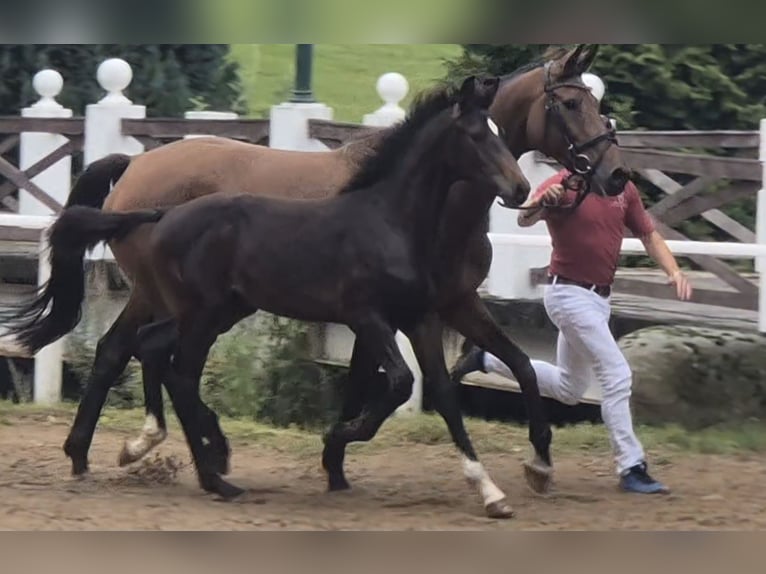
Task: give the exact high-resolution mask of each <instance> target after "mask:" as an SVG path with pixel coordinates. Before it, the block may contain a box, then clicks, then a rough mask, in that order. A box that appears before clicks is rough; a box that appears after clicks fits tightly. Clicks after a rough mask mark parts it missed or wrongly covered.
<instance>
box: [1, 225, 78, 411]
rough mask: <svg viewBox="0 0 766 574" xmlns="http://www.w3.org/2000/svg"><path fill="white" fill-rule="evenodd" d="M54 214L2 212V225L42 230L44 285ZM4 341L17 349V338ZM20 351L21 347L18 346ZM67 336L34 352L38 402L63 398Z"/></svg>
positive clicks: (40, 269) (40, 264)
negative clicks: (49, 228)
mask: <svg viewBox="0 0 766 574" xmlns="http://www.w3.org/2000/svg"><path fill="white" fill-rule="evenodd" d="M53 220H54V217H53V216H51V215H16V214H13V213H0V227H14V228H23V229H33V230H38V231H40V243H39V250H38V257H37V284H38V285H43V284H44V283H45V282H46V281H48V278H49V277H50V275H51V269H50V265H49V262H48V250H47V248H48V242H47V235H46V230H47V229H48V227H49V226H50V225H51V224H52V223H53ZM0 338H2V339H3V345H4V346H6V347H13V348H14V349H16V347H17V344H16V341H15V340H13V338H11V337H8V336H7V335H2V336H0ZM16 351H17V352H18V353H20V352H21V350H20V349H16ZM63 357H64V340H63V339H59V340H58V341H56V342H54V343H51V344H50V345H48V346H46V347H43V348H42V349H40V350H39V351H38V352H37V353H36V354H35V356H34V361H35V366H34V379H33V384H32V400H33V401H34V402H35V403H38V404H45V405H51V404H56V403H58V402H59V401H60V400H61V384H62V378H63V372H62V370H63V366H64V358H63Z"/></svg>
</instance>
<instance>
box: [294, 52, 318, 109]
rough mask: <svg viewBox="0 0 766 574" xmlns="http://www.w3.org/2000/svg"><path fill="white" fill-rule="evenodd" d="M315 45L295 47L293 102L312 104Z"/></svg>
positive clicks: (313, 100)
mask: <svg viewBox="0 0 766 574" xmlns="http://www.w3.org/2000/svg"><path fill="white" fill-rule="evenodd" d="M313 52H314V45H313V44H296V45H295V87H294V88H293V96H292V98H290V101H291V102H296V103H303V104H305V103H312V102H315V101H316V100H315V99H314V94H313V93H312V91H311V64H312V60H313V57H314V54H313Z"/></svg>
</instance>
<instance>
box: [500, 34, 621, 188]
mask: <svg viewBox="0 0 766 574" xmlns="http://www.w3.org/2000/svg"><path fill="white" fill-rule="evenodd" d="M597 52H598V45H585V44H581V45H579V46H578V47H576V48H574V49H572V50H556V51H554V52H552V53H550V54H549V55H548V58H546V59H544V60H543V61H542V62H536V63H533V64H530V65H528V66H524V67H523V68H520V69H519V70H517V71H516V72H514V73H512V74H510V75H509V76H507V77H505V79H504V82H503V85H502V86H501V88H500V91H499V93H498V95H497V97H496V98H495V102H494V103H493V107H492V114H493V117H494V118H495V119H496V121H497V122H498V123H499V124H500V125H501V126H502V127H503V128H505V129H506V132H507V140H508V141H507V143H508V145H509V146H510V147H511V149H512V150H513V151H514V153H516V154H519V153H521V152H523V151H526V150H528V149H535V150H539V151H541V152H543V153H544V154H546V155H548V156H550V157H553V158H555V159H556V160H557V161H558V162H560V163H561V164H562V165H564V166H565V167H566V168H567V169H569V170H570V171H572V172H573V173H579V174H580V175H582V176H584V177H585V178H587V179H588V180H590V181H591V183H592V184H594V185H593V186H592V187H593V190H594V191H596V193H599V194H601V195H604V194H606V195H618V194H619V193H621V192H622V190H623V188H624V187H625V184H626V183H627V181H628V176H629V170H628V168H627V167H626V165H625V162H624V161H623V159H622V157H621V154H620V151H619V148H618V146H617V139H616V135H615V133H614V130H613V129H612V126H611V124H610V123H609V121H608V120H607V119H606V118H605V117H604V116H602V115H601V113H600V111H599V100H598V99H597V98H596V97H594V95H593V94H592V93H591V90H590V88H589V87H588V86H586V85H585V83H584V82H583V80H582V74H583V73H585V72H587V71H588V69H589V68H590V67H591V65H592V63H593V60H594V59H595V57H596V54H597ZM523 110H526V114H523V113H522V112H523ZM522 116H523V117H526V123H525V124H524V125H521V124H520V123H519V121H520V120H519V118H520V117H522Z"/></svg>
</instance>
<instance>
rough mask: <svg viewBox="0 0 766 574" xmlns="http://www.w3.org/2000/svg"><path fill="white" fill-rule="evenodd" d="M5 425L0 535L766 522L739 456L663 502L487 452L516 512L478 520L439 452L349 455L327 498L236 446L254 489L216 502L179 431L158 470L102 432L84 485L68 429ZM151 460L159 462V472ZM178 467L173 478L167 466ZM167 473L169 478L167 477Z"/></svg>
mask: <svg viewBox="0 0 766 574" xmlns="http://www.w3.org/2000/svg"><path fill="white" fill-rule="evenodd" d="M6 423H7V424H5V425H0V453H2V457H1V460H0V501H1V502H0V529H4V530H16V529H24V530H59V529H66V530H164V529H172V530H240V529H246V530H252V529H267V530H276V529H294V530H306V529H310V530H317V529H344V530H370V529H374V530H407V529H431V530H461V529H511V530H549V529H551V530H557V529H573V530H593V529H598V530H610V529H646V530H658V529H668V530H696V529H716V530H720V529H742V530H753V529H761V528H763V527H764V526H766V489H764V479H766V461H765V460H763V457H760V456H759V455H757V454H752V455H748V456H712V455H694V456H680V457H677V458H676V459H675V460H673V459H672V458H671V459H663V460H662V461H661V462H662V464H661V466H658V467H656V469H657V474H658V476H661V478H662V479H663V480H665V481H666V482H667V483H668V484H669V485H670V486H671V487H672V488H673V494H670V495H667V496H638V495H629V494H624V493H621V492H619V491H618V490H617V489H616V480H615V477H614V476H613V474H612V472H611V460H609V457H608V456H598V457H594V456H593V454H592V453H590V452H588V451H584V450H580V451H575V452H571V453H561V454H558V455H557V459H556V463H557V471H556V472H557V474H556V487H555V491H554V493H552V494H551V495H549V496H548V497H546V498H543V497H539V496H537V495H534V494H533V493H531V492H530V491H529V490H527V488H526V487H525V484H524V481H523V478H522V471H521V467H520V464H519V463H520V461H521V459H522V457H523V456H524V454H525V453H524V452H522V451H521V449H519V448H516V449H514V451H515V452H509V453H507V454H501V453H489V454H486V455H484V456H483V461H484V462H485V464H486V466H487V468H488V470H489V471H490V473H491V475H492V476H493V477H494V479H495V481H496V482H497V483H498V485H499V486H500V487H501V488H503V489H504V490H505V491H506V493H507V494H508V497H509V501H510V502H511V504H512V505H513V507H514V509H515V511H516V517H515V518H513V519H511V520H505V521H494V520H490V519H487V518H485V517H484V516H483V509H482V507H481V505H480V503H479V500H478V497H477V495H475V494H474V493H473V491H472V490H471V489H469V487H468V485H467V484H466V483H465V481H464V479H463V477H462V473H461V469H460V465H459V461H458V458H457V456H456V455H455V453H454V451H453V449H452V448H451V447H449V446H447V445H411V446H407V447H390V448H385V449H384V450H379V451H377V452H374V453H358V452H356V453H350V454H349V456H348V457H347V469H348V470H347V475H348V478H349V480H350V481H351V483H352V486H353V488H352V490H351V491H347V492H342V493H327V492H325V478H324V474H323V473H322V471H321V468H320V466H319V453H318V452H317V455H316V456H311V457H307V456H305V455H303V456H301V455H297V454H296V455H288V454H285V453H279V452H275V451H273V450H265V449H263V448H258V446H257V445H256V444H254V443H253V442H252V441H250V442H247V443H238V442H237V440H236V439H234V440H232V448H233V457H232V473H231V475H230V477H229V478H230V479H231V480H232V482H234V483H235V484H237V485H239V486H242V487H245V488H248V489H249V491H248V493H247V494H245V495H244V496H243V497H242V498H241V499H240V500H238V501H235V502H228V503H225V502H219V501H217V500H216V499H215V498H213V497H211V496H209V495H207V494H204V493H203V492H202V491H201V490H200V489H199V488H198V487H197V483H196V480H195V477H194V474H193V472H192V469H191V467H190V466H189V458H188V454H187V452H188V451H187V448H186V445H185V443H183V442H182V441H181V440H179V439H180V435H178V434H177V433H176V435H175V436H171V437H170V438H169V439H168V440H167V441H166V442H165V443H164V444H163V445H161V446H160V447H158V448H157V449H156V453H153V454H150V455H149V456H148V457H147V458H148V459H149V460H150V461H155V462H153V463H151V462H150V463H146V464H144V465H141V464H137V465H133V467H130V468H124V469H121V468H119V467H118V466H117V464H116V457H117V453H118V452H119V450H120V447H121V445H122V441H123V439H124V437H125V436H126V434H125V433H122V432H119V431H115V430H110V429H107V428H99V429H98V431H97V433H96V438H95V440H94V443H93V447H92V450H91V458H90V461H91V473H90V475H89V476H88V478H86V479H75V478H72V477H71V476H70V474H69V461H68V459H66V458H65V457H64V454H63V452H62V451H61V444H62V443H63V440H64V438H65V436H66V433H67V429H68V423H69V421H68V420H51V419H50V417H49V418H48V419H47V420H46V418H44V417H18V418H14V419H13V420H11V421H7V420H6ZM158 461H165V466H163V465H162V464H159V463H158ZM173 461H176V462H177V463H179V464H180V465H181V466H182V468H181V469H180V470H178V472H177V474H175V476H173V472H169V471H167V468H168V465H169V466H173V465H174V464H175V463H174V462H173ZM163 468H164V469H165V471H163Z"/></svg>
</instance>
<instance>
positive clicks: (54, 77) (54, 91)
mask: <svg viewBox="0 0 766 574" xmlns="http://www.w3.org/2000/svg"><path fill="white" fill-rule="evenodd" d="M32 87H33V88H34V89H35V92H37V94H38V95H39V96H40V99H39V100H38V101H37V102H36V103H35V104H33V107H54V108H60V107H61V104H59V103H58V102H57V101H56V96H58V95H59V94H60V93H61V89H62V88H63V87H64V78H62V77H61V74H59V73H58V72H57V71H56V70H51V69H45V70H40V71H39V72H37V73H36V74H35V77H34V78H32Z"/></svg>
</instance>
